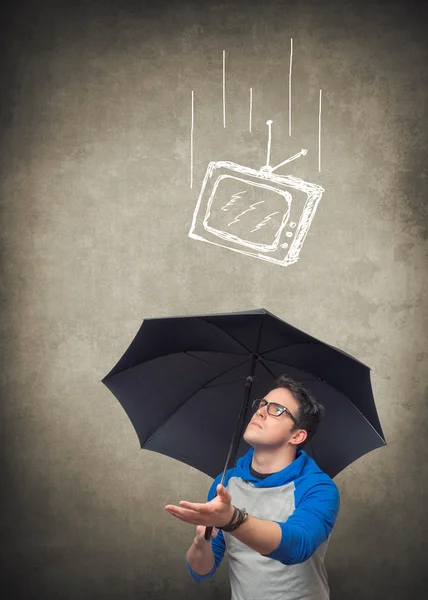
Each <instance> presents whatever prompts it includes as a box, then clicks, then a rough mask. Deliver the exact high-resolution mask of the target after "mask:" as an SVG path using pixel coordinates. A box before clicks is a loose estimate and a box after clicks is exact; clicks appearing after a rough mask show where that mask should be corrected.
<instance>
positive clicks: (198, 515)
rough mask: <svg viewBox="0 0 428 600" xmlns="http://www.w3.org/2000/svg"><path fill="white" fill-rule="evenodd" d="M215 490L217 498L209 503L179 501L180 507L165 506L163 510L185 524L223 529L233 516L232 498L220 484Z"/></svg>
mask: <svg viewBox="0 0 428 600" xmlns="http://www.w3.org/2000/svg"><path fill="white" fill-rule="evenodd" d="M216 490H217V496H215V498H213V499H212V500H210V502H204V503H197V502H187V501H186V500H181V501H180V502H179V505H180V506H174V505H173V504H167V505H166V506H165V510H166V511H167V512H169V514H170V515H172V516H173V517H176V518H177V519H180V520H181V521H184V522H185V523H193V524H194V525H203V526H205V527H224V526H225V525H226V524H227V523H229V521H230V520H231V518H232V516H233V511H234V508H233V506H232V496H231V495H230V494H229V492H228V491H227V489H226V488H225V487H224V486H223V485H221V484H220V483H219V484H218V485H217V488H216Z"/></svg>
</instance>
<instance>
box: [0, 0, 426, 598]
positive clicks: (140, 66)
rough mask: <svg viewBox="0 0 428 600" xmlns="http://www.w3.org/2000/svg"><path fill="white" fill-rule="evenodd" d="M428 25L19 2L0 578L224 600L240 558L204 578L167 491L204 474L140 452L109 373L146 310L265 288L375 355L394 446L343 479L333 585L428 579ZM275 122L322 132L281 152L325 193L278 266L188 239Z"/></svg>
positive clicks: (6, 242)
mask: <svg viewBox="0 0 428 600" xmlns="http://www.w3.org/2000/svg"><path fill="white" fill-rule="evenodd" d="M426 22H427V21H426V17H425V14H424V6H423V4H422V3H421V4H418V3H405V2H404V1H403V2H383V3H373V2H349V1H344V2H333V1H332V2H328V1H326V2H321V1H320V2H309V1H307V2H297V1H296V2H271V1H270V0H266V1H265V2H256V1H255V0H253V1H251V0H249V1H248V2H217V1H213V2H208V3H197V2H193V3H191V2H186V1H183V2H169V3H167V2H158V3H155V2H152V3H148V2H147V3H145V2H92V1H88V2H82V3H72V2H61V1H59V2H58V1H56V2H49V1H46V0H45V1H43V2H38V3H28V2H27V3H24V2H20V1H18V2H14V3H13V5H12V4H11V6H10V7H9V8H8V9H7V11H6V12H5V14H4V18H3V20H2V28H3V33H2V35H1V36H0V37H1V43H2V47H3V52H2V57H3V58H2V62H1V69H2V70H1V102H2V105H1V106H2V112H1V117H2V137H1V153H0V157H1V172H2V188H1V189H2V198H1V206H2V216H1V251H2V278H1V281H2V304H1V306H2V315H1V316H2V319H1V344H2V370H1V398H2V404H1V406H2V421H1V422H2V443H3V475H4V476H3V484H2V500H1V514H2V518H3V519H2V520H3V535H2V561H1V563H2V589H6V590H7V594H6V596H7V598H8V599H15V598H17V599H25V598H32V599H33V598H34V599H43V600H45V599H47V600H49V599H50V598H55V599H56V600H58V599H60V598H61V599H62V598H64V599H70V600H71V599H73V600H74V599H81V598H103V599H110V598H111V599H125V598H126V599H129V600H134V599H135V600H136V599H137V598H138V599H139V600H140V599H141V598H150V599H153V600H161V599H164V598H178V599H186V600H187V599H195V600H196V598H198V600H200V599H201V598H204V599H207V600H209V599H223V598H224V599H227V598H228V597H229V584H228V575H227V563H226V562H225V563H224V565H222V567H221V569H220V571H219V572H218V573H217V574H216V576H215V578H213V579H212V580H211V581H210V582H207V583H205V584H203V585H201V586H198V585H197V584H195V583H193V582H192V581H191V580H190V578H189V577H188V575H187V572H186V570H185V565H184V553H185V551H186V550H187V548H188V546H189V544H190V543H191V541H192V538H193V527H191V526H187V525H185V524H183V523H181V522H179V521H175V520H173V519H172V517H169V516H168V515H167V513H166V512H165V510H164V505H165V504H167V503H174V502H178V501H179V500H180V499H184V498H186V499H190V500H197V499H201V500H202V499H204V498H205V495H206V492H207V489H208V486H209V484H210V479H209V478H208V477H206V476H205V475H203V474H201V473H198V472H196V471H194V470H192V469H191V468H189V467H186V466H185V465H183V464H181V463H178V462H176V461H173V460H171V459H168V458H166V457H164V456H161V455H157V454H154V453H150V452H146V451H139V447H138V440H137V437H136V435H135V432H134V430H133V428H132V426H131V424H130V422H129V420H128V418H127V416H126V414H125V413H124V411H123V410H122V408H121V407H120V405H119V403H118V402H117V401H116V400H115V398H114V397H113V396H112V395H111V394H110V393H109V392H108V390H107V389H106V388H105V387H104V386H103V385H101V383H100V380H101V379H102V377H103V376H104V375H105V374H106V373H107V372H108V371H109V370H110V368H111V367H112V366H113V365H114V364H115V363H116V361H117V360H118V358H119V357H120V356H121V355H122V353H123V352H124V350H125V349H126V348H127V346H128V344H129V343H130V341H131V340H132V338H133V337H134V335H135V333H136V331H137V329H138V327H139V326H140V324H141V322H142V320H143V319H144V318H145V317H154V316H163V315H165V316H166V315H168V316H169V315H185V314H192V313H199V314H200V313H214V312H231V311H235V310H249V309H253V308H261V307H264V308H267V309H268V310H270V311H271V312H273V313H275V314H277V315H278V316H280V317H281V318H282V319H284V320H285V321H287V322H290V323H292V324H293V325H295V326H296V327H299V328H302V329H303V330H305V331H307V332H308V333H310V334H312V335H314V336H316V337H318V338H321V339H323V340H325V341H327V342H329V343H330V344H332V345H335V346H337V347H339V348H342V349H343V350H345V351H346V352H348V353H350V354H352V355H353V356H356V357H357V358H358V359H359V360H361V361H362V362H364V363H366V364H368V365H369V366H370V367H371V368H372V379H373V388H374V393H375V398H376V402H377V408H378V412H379V416H380V419H381V422H382V426H383V429H384V433H385V436H386V439H387V442H388V446H387V447H385V448H382V449H379V450H377V451H375V452H373V453H371V454H369V455H368V456H365V457H363V458H362V459H361V460H359V461H357V462H356V463H354V464H352V465H351V466H350V467H349V468H348V469H347V470H346V471H345V472H343V473H341V474H340V475H339V476H338V477H337V479H336V482H337V485H338V486H339V489H340V491H341V497H342V508H341V512H340V515H339V518H338V521H337V524H336V527H335V529H334V532H333V535H332V539H331V542H330V547H329V551H328V555H327V568H328V572H329V576H330V585H331V590H332V598H333V600H345V599H346V600H348V599H349V600H354V599H355V600H356V599H361V598H364V599H377V598H379V597H386V598H388V599H389V600H401V599H403V600H404V599H407V598H409V597H410V596H411V595H412V594H415V595H417V594H418V593H419V595H420V594H421V593H422V591H423V590H424V589H426V586H427V584H428V580H427V570H426V550H427V542H426V539H427V535H428V527H427V518H426V509H425V508H424V498H426V497H427V492H428V490H427V482H428V472H427V467H426V463H427V449H428V441H427V440H428V438H427V436H426V427H427V426H426V423H427V417H428V411H427V401H428V397H427V364H428V361H427V356H428V344H427V341H426V335H427V306H428V302H427V281H428V277H427V200H426V197H427V190H426V187H427V186H426V184H427V178H428V171H427V167H426V165H427V156H426V148H427V142H428V128H427V122H428V112H427V102H426V93H427V84H428V73H427V64H428V56H427V43H426V32H425V30H426V27H424V24H426ZM290 38H292V39H293V43H294V46H293V52H294V56H293V73H292V108H293V111H292V136H291V137H290V136H289V131H288V126H289V121H288V119H289V105H288V93H289V88H288V81H289V80H288V76H289V55H290ZM223 50H226V52H227V63H226V64H227V88H226V89H227V96H226V109H227V127H226V128H224V127H223V112H222V110H223V105H222V52H223ZM250 86H251V87H253V113H252V119H253V129H252V132H251V133H250V132H249V130H248V129H249V127H248V119H249V108H248V98H249V96H248V93H249V88H250ZM320 89H322V90H323V92H322V94H323V95H322V168H321V172H319V164H318V158H319V156H318V134H319V131H318V118H319V105H318V101H319V90H320ZM191 90H194V93H195V95H194V98H195V105H194V174H193V177H194V180H193V181H194V185H193V187H192V188H191V187H190V129H191ZM268 119H272V120H273V121H274V129H273V139H272V163H273V164H277V163H279V162H281V161H282V160H284V159H285V158H287V157H289V156H291V155H293V154H295V153H296V152H299V151H300V150H301V149H302V148H307V149H308V154H307V156H305V157H304V158H300V159H298V160H296V161H294V162H293V163H292V164H290V166H289V167H288V168H287V169H286V170H285V172H284V173H285V174H287V173H289V174H292V175H294V176H297V177H301V178H303V179H305V180H307V181H310V182H313V183H316V184H319V185H322V186H323V187H324V189H325V192H324V195H323V198H322V200H321V202H320V204H319V206H318V209H317V212H316V214H315V217H314V219H313V222H312V224H311V228H310V230H309V232H308V234H307V237H306V239H305V242H304V245H303V247H302V249H301V253H300V257H299V260H298V262H296V263H295V264H293V265H290V266H287V267H285V266H279V265H276V264H273V263H269V262H266V261H262V260H258V259H255V258H251V257H249V256H245V255H242V254H239V253H236V252H232V251H231V250H230V249H227V248H221V247H219V246H216V245H212V244H207V243H203V242H200V241H196V240H193V239H190V238H189V237H188V232H189V228H190V224H191V221H192V215H193V211H194V209H195V206H196V201H197V198H198V192H199V190H200V186H201V183H202V180H203V177H204V174H205V170H206V167H207V164H208V163H209V161H212V160H214V161H217V160H228V161H233V162H236V163H239V164H241V165H245V166H248V167H252V168H259V167H260V166H261V165H262V164H263V163H264V161H265V157H266V140H267V127H266V121H267V120H268Z"/></svg>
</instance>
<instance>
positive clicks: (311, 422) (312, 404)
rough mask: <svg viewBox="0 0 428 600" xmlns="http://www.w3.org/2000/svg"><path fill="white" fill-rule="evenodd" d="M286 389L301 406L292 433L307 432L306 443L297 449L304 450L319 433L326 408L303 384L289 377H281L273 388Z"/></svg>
mask: <svg viewBox="0 0 428 600" xmlns="http://www.w3.org/2000/svg"><path fill="white" fill-rule="evenodd" d="M277 388H285V389H286V390H289V391H290V392H291V393H292V395H293V398H294V399H295V400H296V402H298V404H299V410H298V413H297V415H294V417H295V419H296V421H297V425H294V426H293V429H292V431H295V430H296V429H304V430H305V431H306V432H307V434H308V435H307V437H306V439H305V441H304V442H302V443H301V444H299V445H298V446H297V449H299V448H302V447H303V446H305V444H308V443H309V442H310V441H311V440H312V438H313V437H314V435H315V434H316V432H317V429H318V425H319V424H320V423H321V421H322V419H323V417H324V407H323V405H322V404H320V403H319V402H318V401H317V400H316V399H315V398H314V397H313V396H312V395H311V394H310V393H309V392H308V391H307V390H306V389H305V388H304V387H303V385H302V384H301V383H299V382H297V381H295V380H294V379H291V377H287V375H281V376H280V377H278V379H277V380H276V381H275V385H274V387H273V388H272V389H273V390H274V389H277Z"/></svg>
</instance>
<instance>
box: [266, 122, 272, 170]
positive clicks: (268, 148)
mask: <svg viewBox="0 0 428 600" xmlns="http://www.w3.org/2000/svg"><path fill="white" fill-rule="evenodd" d="M272 123H273V121H270V120H269V121H266V125H267V126H268V127H269V137H268V147H267V158H266V167H269V166H270V150H271V146H272Z"/></svg>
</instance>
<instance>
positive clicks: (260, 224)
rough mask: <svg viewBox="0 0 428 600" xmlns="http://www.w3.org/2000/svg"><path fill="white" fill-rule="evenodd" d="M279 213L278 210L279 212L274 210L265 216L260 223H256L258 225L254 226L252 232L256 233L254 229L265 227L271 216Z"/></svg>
mask: <svg viewBox="0 0 428 600" xmlns="http://www.w3.org/2000/svg"><path fill="white" fill-rule="evenodd" d="M277 214H278V211H277V212H274V213H271V214H270V215H268V216H267V217H265V218H264V219H263V221H262V222H261V223H259V224H258V225H256V226H255V227H254V229H252V230H251V233H254V231H257V230H258V229H260V228H261V227H264V226H265V225H266V223H267V222H268V221H270V218H271V217H273V216H274V215H277Z"/></svg>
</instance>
